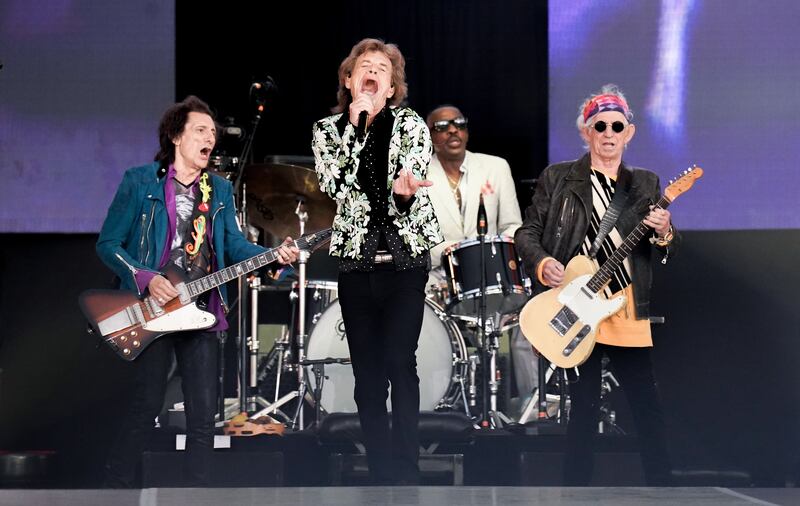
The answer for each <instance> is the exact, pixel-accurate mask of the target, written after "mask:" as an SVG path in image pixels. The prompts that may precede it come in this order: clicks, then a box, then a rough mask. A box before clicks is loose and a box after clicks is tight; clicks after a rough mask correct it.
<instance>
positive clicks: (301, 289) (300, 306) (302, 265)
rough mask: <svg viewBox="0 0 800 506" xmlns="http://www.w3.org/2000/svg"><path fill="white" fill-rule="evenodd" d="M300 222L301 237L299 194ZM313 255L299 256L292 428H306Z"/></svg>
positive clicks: (300, 214)
mask: <svg viewBox="0 0 800 506" xmlns="http://www.w3.org/2000/svg"><path fill="white" fill-rule="evenodd" d="M294 213H295V214H296V215H297V219H298V221H299V222H300V237H302V236H303V235H304V234H305V233H306V221H308V212H307V211H306V208H305V199H304V198H303V197H301V196H299V195H298V197H297V207H296V208H295V210H294ZM310 256H311V254H310V252H309V251H308V250H300V254H299V255H298V257H297V274H298V275H297V286H298V288H297V295H298V297H297V363H298V366H297V385H298V391H297V395H298V400H297V411H296V412H295V415H294V418H293V422H292V428H295V429H297V430H303V429H304V428H305V424H304V420H303V401H304V399H305V368H304V367H303V366H301V365H300V364H303V363H304V362H305V359H306V338H307V337H308V336H307V335H306V263H308V258H309V257H310Z"/></svg>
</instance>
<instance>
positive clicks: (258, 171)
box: [243, 162, 336, 239]
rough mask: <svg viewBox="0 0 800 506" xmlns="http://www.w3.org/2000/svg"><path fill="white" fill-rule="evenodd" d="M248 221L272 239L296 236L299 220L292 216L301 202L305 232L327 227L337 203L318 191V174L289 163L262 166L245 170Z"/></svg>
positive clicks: (250, 166)
mask: <svg viewBox="0 0 800 506" xmlns="http://www.w3.org/2000/svg"><path fill="white" fill-rule="evenodd" d="M243 179H244V182H245V184H246V185H247V186H246V187H245V191H246V194H245V198H246V199H247V220H248V222H249V223H250V224H251V225H256V226H258V227H261V228H263V229H264V230H265V231H267V232H269V233H270V234H272V235H273V236H275V237H277V238H279V239H283V238H284V237H286V236H287V235H290V236H292V237H295V238H296V237H298V236H299V234H300V221H299V219H298V217H297V215H296V214H295V210H296V209H297V204H298V202H300V201H302V202H303V203H304V206H305V210H306V212H307V213H308V221H306V233H308V232H315V231H317V230H322V229H324V228H328V227H330V226H331V224H332V223H333V217H334V215H335V214H336V203H335V202H334V201H333V200H332V199H331V198H330V197H328V196H327V195H326V194H324V193H323V192H322V190H320V189H319V182H318V179H317V173H316V172H315V171H314V170H313V169H312V168H309V167H303V166H301V165H293V164H290V163H276V162H273V163H263V164H255V165H248V166H246V167H245V168H244V178H243Z"/></svg>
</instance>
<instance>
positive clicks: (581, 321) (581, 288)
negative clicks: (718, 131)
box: [519, 167, 703, 368]
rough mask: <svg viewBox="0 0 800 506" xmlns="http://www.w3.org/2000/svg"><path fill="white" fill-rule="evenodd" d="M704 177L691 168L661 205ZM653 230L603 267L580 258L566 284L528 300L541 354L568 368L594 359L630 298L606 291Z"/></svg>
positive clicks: (522, 322) (528, 318)
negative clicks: (606, 329)
mask: <svg viewBox="0 0 800 506" xmlns="http://www.w3.org/2000/svg"><path fill="white" fill-rule="evenodd" d="M702 175H703V169H701V168H699V167H693V168H691V169H688V170H686V171H685V172H684V173H683V175H682V176H680V177H679V178H678V179H676V180H675V181H674V182H671V183H670V185H669V186H667V188H666V189H665V190H664V195H663V196H662V197H661V199H660V200H659V201H658V202H657V203H656V205H655V207H657V208H661V209H666V208H667V206H669V205H670V203H672V201H673V200H675V199H676V198H677V197H678V196H679V195H681V194H682V193H684V192H686V191H688V190H689V188H691V187H692V185H693V184H694V182H695V180H697V179H699V178H700V177H701V176H702ZM650 230H651V229H650V227H648V226H647V225H645V224H644V221H642V222H641V223H639V225H638V226H637V227H636V228H635V229H634V230H633V231H632V232H631V233H630V234H629V235H628V237H627V238H625V241H623V243H622V245H620V247H619V248H617V250H616V251H615V252H614V254H613V255H611V257H610V258H609V259H608V260H606V262H605V263H603V265H602V267H600V269H596V268H595V264H594V262H592V260H591V259H589V257H586V256H583V255H578V256H576V257H574V258H573V259H572V260H570V261H569V263H568V264H567V266H566V268H565V270H564V282H563V283H562V285H561V286H560V287H558V288H552V289H550V290H548V291H546V292H543V293H540V294H539V295H537V296H536V297H534V298H532V299H531V300H530V301H528V303H527V304H525V307H523V308H522V311H521V312H520V317H519V326H520V329H522V333H523V334H524V335H525V337H526V338H527V339H528V341H530V342H531V344H532V345H533V346H534V347H535V348H536V349H537V350H538V351H539V353H541V354H542V355H544V356H545V358H547V359H548V360H549V361H550V362H552V363H553V364H555V365H557V366H559V367H564V368H570V367H576V366H578V365H580V364H582V363H583V362H584V361H586V359H587V358H589V355H590V354H591V353H592V350H593V349H594V344H595V333H596V332H597V327H598V325H600V322H602V321H603V320H605V319H606V318H608V317H610V316H611V315H613V314H614V313H616V312H617V311H619V310H620V309H621V308H622V307H623V306H624V305H625V303H626V302H627V298H626V297H625V296H624V295H621V296H617V297H614V298H613V299H607V298H606V297H605V296H604V295H603V289H604V288H605V286H606V285H607V284H608V282H609V281H610V280H611V276H612V275H613V274H614V272H615V271H616V270H617V268H618V267H619V266H620V265H621V264H622V262H623V260H625V258H626V257H627V256H628V255H629V254H630V252H631V251H632V250H633V247H634V246H636V244H638V243H639V241H640V240H641V239H642V238H643V237H645V236H646V235H648V234H649V233H650Z"/></svg>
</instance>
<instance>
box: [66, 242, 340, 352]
mask: <svg viewBox="0 0 800 506" xmlns="http://www.w3.org/2000/svg"><path fill="white" fill-rule="evenodd" d="M330 235H331V229H329V228H328V229H325V230H322V231H320V232H317V233H314V234H307V235H304V236H303V237H301V238H300V239H298V240H297V241H295V245H296V246H297V247H298V248H299V249H301V250H313V249H314V248H315V247H317V246H319V245H321V244H322V243H323V242H325V241H326V240H327V239H328V238H329V237H330ZM277 258H278V248H272V249H270V250H267V251H265V252H264V253H261V254H260V255H256V256H254V257H252V258H248V259H247V260H245V261H243V262H239V263H238V264H234V265H231V266H229V267H226V268H224V269H222V270H219V271H217V272H214V273H211V274H209V275H208V276H204V277H202V278H199V279H196V280H194V281H188V280H187V279H186V276H185V275H184V273H183V272H182V271H181V270H180V269H178V268H177V267H173V266H170V267H168V268H167V269H166V270H165V275H166V277H167V279H169V280H170V282H172V284H173V285H174V286H175V289H176V290H178V296H177V297H175V298H174V299H172V300H171V301H169V302H167V303H166V304H164V305H163V306H160V305H159V304H157V303H156V301H155V300H154V298H153V297H152V296H150V295H147V296H145V297H143V298H139V297H138V296H137V295H136V294H135V293H134V292H130V291H126V290H86V291H85V292H83V293H82V294H81V295H80V297H79V299H78V300H79V303H80V306H81V310H82V311H83V314H84V316H86V319H87V320H89V324H90V325H91V326H92V329H93V330H94V332H95V333H97V334H99V335H100V336H101V337H102V339H103V341H105V342H106V344H108V345H109V346H110V347H111V348H112V349H113V350H114V351H115V352H116V353H117V355H119V356H120V357H122V358H123V359H125V360H133V359H135V358H136V357H138V356H139V354H140V353H142V351H144V349H145V348H146V347H147V346H148V345H149V344H150V343H152V342H153V341H155V340H156V339H158V338H159V337H161V336H163V335H165V334H169V333H171V332H178V331H181V330H200V329H207V328H210V327H212V326H214V325H215V324H216V323H217V318H216V317H215V316H214V315H213V314H212V313H210V312H208V311H205V310H204V309H202V308H200V307H199V306H198V305H197V303H196V302H197V298H198V297H199V296H200V295H202V294H203V293H205V292H207V291H209V290H212V289H214V288H216V287H217V286H219V285H222V284H223V283H227V282H228V281H231V280H232V279H236V278H238V277H241V276H244V275H245V274H247V273H249V272H251V271H254V270H256V269H260V268H261V267H264V266H265V265H267V264H269V263H272V262H274V261H275V260H277Z"/></svg>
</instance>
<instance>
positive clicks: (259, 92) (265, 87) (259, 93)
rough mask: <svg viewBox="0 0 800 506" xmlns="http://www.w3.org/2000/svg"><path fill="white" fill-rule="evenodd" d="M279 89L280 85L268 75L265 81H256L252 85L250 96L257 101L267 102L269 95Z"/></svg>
mask: <svg viewBox="0 0 800 506" xmlns="http://www.w3.org/2000/svg"><path fill="white" fill-rule="evenodd" d="M277 91H278V85H276V84H275V81H274V80H273V79H272V78H271V77H270V76H267V77H266V79H264V80H263V81H256V82H254V83H253V84H251V85H250V97H251V98H253V99H254V100H256V101H257V102H266V100H267V95H268V94H270V93H274V92H277Z"/></svg>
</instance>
